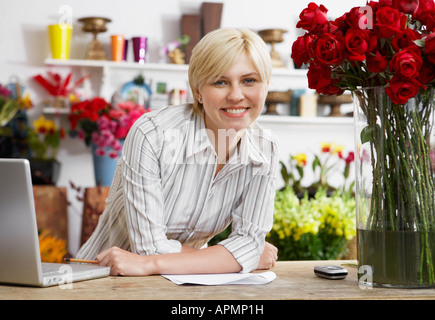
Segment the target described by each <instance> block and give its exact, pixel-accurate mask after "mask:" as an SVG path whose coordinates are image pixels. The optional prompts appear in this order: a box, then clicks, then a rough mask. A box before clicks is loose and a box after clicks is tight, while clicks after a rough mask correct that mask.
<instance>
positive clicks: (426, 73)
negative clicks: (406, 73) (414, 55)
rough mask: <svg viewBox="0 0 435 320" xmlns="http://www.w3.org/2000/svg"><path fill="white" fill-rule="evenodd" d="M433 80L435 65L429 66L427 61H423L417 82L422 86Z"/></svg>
mask: <svg viewBox="0 0 435 320" xmlns="http://www.w3.org/2000/svg"><path fill="white" fill-rule="evenodd" d="M433 79H435V65H433V64H431V63H430V62H429V61H424V62H423V66H422V67H421V69H420V77H419V78H418V80H419V81H420V83H422V84H428V83H430V82H432V80H433Z"/></svg>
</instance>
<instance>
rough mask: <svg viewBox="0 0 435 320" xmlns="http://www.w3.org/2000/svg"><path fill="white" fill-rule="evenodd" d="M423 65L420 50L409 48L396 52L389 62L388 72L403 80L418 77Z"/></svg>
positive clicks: (415, 47) (413, 47) (414, 47)
mask: <svg viewBox="0 0 435 320" xmlns="http://www.w3.org/2000/svg"><path fill="white" fill-rule="evenodd" d="M422 64H423V60H422V59H421V53H420V49H419V48H418V47H417V46H415V45H414V46H411V47H407V48H405V49H403V50H402V51H399V52H397V53H396V54H395V55H394V56H393V58H392V59H391V61H390V71H391V72H395V73H396V75H397V76H398V77H400V78H402V79H404V80H407V79H414V78H416V77H418V75H419V71H420V68H421V66H422Z"/></svg>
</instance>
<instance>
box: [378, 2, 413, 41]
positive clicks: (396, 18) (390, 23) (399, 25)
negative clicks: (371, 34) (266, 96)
mask: <svg viewBox="0 0 435 320" xmlns="http://www.w3.org/2000/svg"><path fill="white" fill-rule="evenodd" d="M406 22H407V17H406V15H404V14H403V13H401V12H399V11H398V10H396V9H393V8H390V7H380V8H379V9H378V11H376V23H375V30H376V32H377V33H378V34H379V36H380V37H382V38H391V37H392V36H394V35H395V34H398V33H400V32H401V31H403V30H404V29H405V26H406Z"/></svg>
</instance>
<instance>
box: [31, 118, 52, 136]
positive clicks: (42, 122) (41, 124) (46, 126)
mask: <svg viewBox="0 0 435 320" xmlns="http://www.w3.org/2000/svg"><path fill="white" fill-rule="evenodd" d="M33 126H34V127H35V131H36V132H38V133H46V134H50V133H53V132H55V131H56V130H57V126H56V124H55V123H54V121H52V120H48V119H45V117H44V116H40V117H39V119H36V120H34V121H33Z"/></svg>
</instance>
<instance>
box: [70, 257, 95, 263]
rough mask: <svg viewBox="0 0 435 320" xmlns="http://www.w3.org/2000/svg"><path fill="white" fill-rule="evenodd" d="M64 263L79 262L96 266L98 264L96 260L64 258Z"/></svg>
mask: <svg viewBox="0 0 435 320" xmlns="http://www.w3.org/2000/svg"><path fill="white" fill-rule="evenodd" d="M63 260H64V261H65V262H80V263H93V264H98V263H99V262H98V261H97V260H83V259H72V258H64V259H63Z"/></svg>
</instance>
